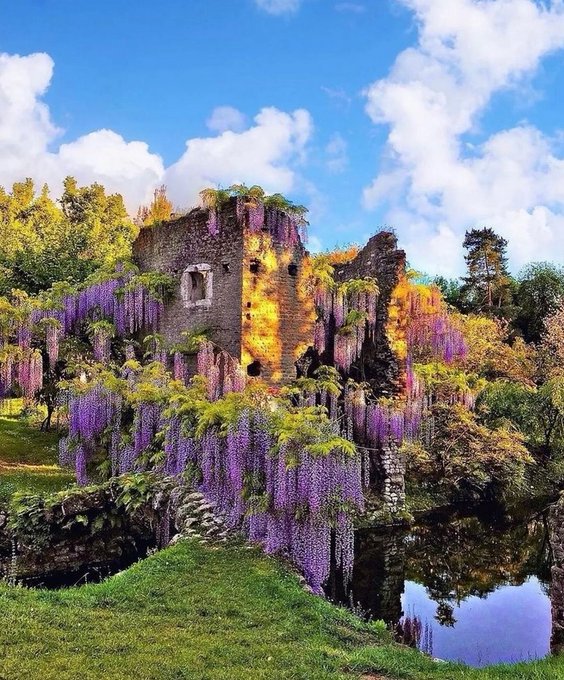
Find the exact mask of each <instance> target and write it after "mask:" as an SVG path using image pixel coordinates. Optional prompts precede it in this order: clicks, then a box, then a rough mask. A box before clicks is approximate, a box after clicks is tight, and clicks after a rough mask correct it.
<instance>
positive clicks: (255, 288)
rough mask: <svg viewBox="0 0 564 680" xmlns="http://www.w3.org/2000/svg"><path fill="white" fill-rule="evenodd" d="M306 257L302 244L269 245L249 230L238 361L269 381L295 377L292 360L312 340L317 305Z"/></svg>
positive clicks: (277, 381)
mask: <svg viewBox="0 0 564 680" xmlns="http://www.w3.org/2000/svg"><path fill="white" fill-rule="evenodd" d="M307 266H308V259H307V256H306V252H305V250H304V248H303V246H302V245H301V244H297V245H296V246H295V247H294V248H293V249H290V248H285V247H283V246H281V245H280V244H276V243H273V241H272V239H271V237H270V236H269V235H268V234H262V235H256V234H248V235H247V236H246V239H245V258H244V262H243V327H242V330H243V333H242V346H243V352H242V363H243V367H244V368H246V367H247V366H248V365H249V364H251V363H252V362H253V361H258V362H260V364H261V377H263V378H265V379H266V380H268V381H270V382H273V383H280V382H289V381H291V380H293V379H294V378H296V365H295V363H296V361H297V360H298V358H299V357H300V356H301V355H302V354H303V353H304V352H305V351H306V350H307V348H308V347H311V346H312V344H313V326H314V322H315V309H314V304H313V300H312V297H311V295H308V292H307V285H306V281H305V279H306V277H307Z"/></svg>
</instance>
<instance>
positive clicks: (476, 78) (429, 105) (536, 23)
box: [364, 0, 564, 273]
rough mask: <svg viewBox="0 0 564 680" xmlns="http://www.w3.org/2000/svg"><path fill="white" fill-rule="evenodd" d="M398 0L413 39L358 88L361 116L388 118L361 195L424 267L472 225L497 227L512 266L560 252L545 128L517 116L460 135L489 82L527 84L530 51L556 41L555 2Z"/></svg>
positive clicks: (557, 196) (541, 52) (535, 56)
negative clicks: (506, 125)
mask: <svg viewBox="0 0 564 680" xmlns="http://www.w3.org/2000/svg"><path fill="white" fill-rule="evenodd" d="M400 1H401V2H402V3H403V4H404V5H406V6H407V7H408V8H410V9H411V10H412V11H413V12H414V13H415V17H416V20H417V24H418V31H419V33H418V42H417V45H416V46H414V47H410V48H408V49H406V50H404V51H403V52H401V53H400V54H399V55H398V57H397V59H396V61H395V63H394V65H393V67H392V69H391V71H390V73H389V75H388V77H386V78H385V79H383V80H379V81H377V82H375V83H373V84H372V85H371V86H370V87H369V88H368V89H367V90H366V92H365V94H366V98H367V104H366V110H367V113H368V115H369V116H370V118H371V119H372V121H373V122H374V123H376V124H385V125H387V126H389V135H388V139H387V150H386V154H385V156H384V158H383V160H382V168H383V169H382V170H381V172H380V173H379V174H378V175H377V176H376V178H375V179H374V181H373V182H372V183H371V184H370V186H368V187H367V188H366V189H365V191H364V203H365V205H366V207H367V208H375V207H377V206H381V205H383V204H388V205H389V215H388V216H387V217H388V219H389V221H391V222H393V223H395V225H396V226H397V227H398V229H399V231H400V234H401V235H402V239H403V241H404V245H406V247H407V248H408V249H410V250H411V251H412V252H413V253H418V255H416V256H415V257H416V262H415V264H416V265H418V266H422V267H425V268H427V269H428V270H429V271H442V272H444V273H453V272H454V271H455V270H456V269H457V268H459V267H460V241H461V240H462V237H463V233H464V230H465V229H466V228H468V227H471V226H474V225H486V224H487V225H489V226H492V227H493V228H494V229H496V230H497V231H498V232H500V233H501V234H502V235H503V236H505V237H506V238H508V239H509V242H510V256H511V259H512V264H513V266H514V267H515V268H517V267H519V266H521V265H522V264H524V263H525V262H526V261H530V260H532V259H554V258H555V257H556V258H560V259H562V258H563V257H564V248H563V246H562V241H563V239H564V231H563V226H564V215H563V212H564V174H563V173H564V160H563V159H562V158H560V157H559V155H558V152H557V149H558V144H557V142H556V140H553V139H550V138H548V137H547V136H546V135H544V134H543V133H542V132H540V131H539V130H538V129H537V128H535V127H534V126H532V125H529V124H520V125H517V126H515V127H513V128H510V129H507V130H502V131H500V132H496V133H495V134H492V135H491V136H490V137H489V138H486V139H482V141H481V142H480V143H478V144H474V145H470V144H469V143H468V135H469V134H471V133H478V132H479V130H478V127H477V126H478V123H479V117H480V114H481V113H483V111H484V110H485V108H486V107H487V106H488V104H489V103H490V101H491V98H492V95H493V94H494V93H496V92H498V91H500V90H503V89H508V88H512V89H514V90H515V91H516V92H519V90H520V89H521V88H525V89H526V88H528V84H527V82H526V79H527V78H530V77H531V76H532V75H533V74H534V72H535V71H536V69H537V68H538V66H539V63H540V61H541V60H542V58H543V57H545V56H546V55H548V54H549V53H551V52H554V51H555V50H559V49H561V48H562V47H564V5H563V3H562V2H560V0H554V2H551V3H549V4H547V5H544V4H539V3H537V2H535V1H534V0H400ZM423 243H425V248H421V245H422V244H423ZM455 244H456V246H457V248H458V253H459V254H458V256H457V257H456V256H454V253H455V251H454V245H455ZM451 256H452V257H451Z"/></svg>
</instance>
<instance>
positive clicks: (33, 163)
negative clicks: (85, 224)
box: [0, 54, 164, 211]
mask: <svg viewBox="0 0 564 680" xmlns="http://www.w3.org/2000/svg"><path fill="white" fill-rule="evenodd" d="M52 75H53V60H52V59H51V57H49V55H47V54H32V55H29V56H25V57H20V56H18V55H8V54H0V158H1V159H2V160H1V162H0V184H1V185H4V186H10V185H11V184H12V183H13V182H15V181H20V180H22V179H24V178H25V177H32V178H33V179H34V180H35V182H36V185H37V186H41V184H43V183H44V182H47V183H48V184H49V185H50V186H51V188H52V189H54V190H55V193H56V191H57V190H58V189H59V188H60V185H61V182H62V180H63V178H64V177H65V176H66V175H75V176H76V177H77V178H78V179H79V180H80V181H81V182H83V183H90V182H95V181H98V182H101V183H103V184H104V185H105V186H106V187H108V189H110V190H111V191H119V192H121V193H123V194H124V196H125V198H126V201H127V204H128V207H129V208H130V210H132V211H133V210H135V209H136V207H137V206H138V205H139V203H141V202H143V201H145V200H147V198H148V197H149V196H150V195H151V191H152V188H153V186H154V185H155V184H156V183H157V182H158V181H159V180H160V178H161V177H162V175H163V172H164V168H163V164H162V161H161V159H160V157H159V156H157V155H156V154H152V153H150V152H149V149H148V146H147V145H146V144H145V143H143V142H126V141H125V140H124V139H123V137H121V136H120V135H118V134H116V133H115V132H112V131H111V130H98V131H96V132H92V133H90V134H88V135H85V136H83V137H79V138H78V139H76V140H75V141H72V142H69V143H67V144H62V145H61V146H60V147H59V149H58V151H55V152H52V151H50V150H49V149H50V147H51V146H52V145H53V144H54V143H55V141H56V140H57V138H58V137H59V136H60V134H61V133H62V131H61V130H59V129H58V128H57V127H56V126H55V124H54V123H53V122H52V121H51V117H50V113H49V109H48V107H47V105H46V104H45V103H44V102H43V101H42V99H41V97H42V96H43V95H44V94H45V92H46V91H47V89H48V87H49V84H50V82H51V78H52Z"/></svg>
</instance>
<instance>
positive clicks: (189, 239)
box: [133, 201, 243, 358]
mask: <svg viewBox="0 0 564 680" xmlns="http://www.w3.org/2000/svg"><path fill="white" fill-rule="evenodd" d="M221 218H222V219H221V228H220V233H219V234H217V235H215V236H213V235H211V234H210V233H209V229H208V226H207V211H204V210H192V211H191V212H190V213H189V214H188V215H185V216H183V217H181V218H179V219H178V220H174V221H172V222H166V223H164V224H162V225H159V226H155V227H147V228H144V229H142V230H141V233H140V234H139V237H138V238H137V240H136V241H135V243H134V245H133V257H134V260H135V262H136V264H137V265H138V266H139V267H140V269H141V270H142V271H159V272H163V273H166V274H170V275H171V276H173V277H174V279H175V281H176V289H175V295H174V298H173V299H172V300H171V301H170V302H169V303H168V304H167V305H166V306H165V310H164V315H163V318H162V321H161V324H160V327H159V332H160V333H162V334H163V336H164V337H165V340H166V341H167V342H168V343H177V342H180V341H181V340H182V335H181V333H182V332H183V331H193V330H201V329H209V330H210V331H211V337H212V339H213V341H214V342H215V343H216V344H217V345H219V346H220V347H221V348H222V349H225V350H227V351H228V352H229V353H230V354H231V355H232V356H234V357H237V358H239V357H240V355H241V288H242V275H241V262H242V260H243V230H242V228H241V226H240V225H239V224H238V222H237V215H236V210H235V203H234V202H233V201H232V202H230V203H229V204H228V205H227V206H226V207H225V209H223V210H222V213H221ZM201 264H206V265H209V267H210V269H209V270H208V272H206V273H207V275H210V274H211V276H212V277H213V283H212V295H211V300H210V304H209V305H206V304H198V305H195V306H191V307H187V306H186V303H185V301H184V300H183V299H182V295H181V289H180V287H181V279H182V275H183V273H184V272H185V270H186V269H187V268H188V267H191V266H194V265H201Z"/></svg>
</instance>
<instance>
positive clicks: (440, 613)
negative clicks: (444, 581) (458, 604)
mask: <svg viewBox="0 0 564 680" xmlns="http://www.w3.org/2000/svg"><path fill="white" fill-rule="evenodd" d="M435 619H436V620H437V621H438V622H439V623H440V624H441V626H448V627H449V628H453V627H454V625H455V623H456V619H455V618H454V607H453V606H452V605H450V604H449V603H448V602H439V604H438V605H437V613H436V614H435Z"/></svg>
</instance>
